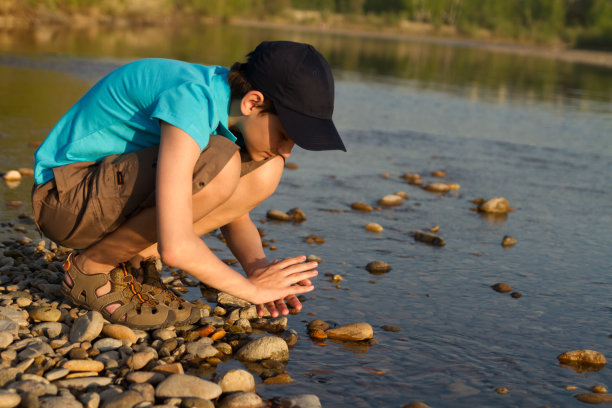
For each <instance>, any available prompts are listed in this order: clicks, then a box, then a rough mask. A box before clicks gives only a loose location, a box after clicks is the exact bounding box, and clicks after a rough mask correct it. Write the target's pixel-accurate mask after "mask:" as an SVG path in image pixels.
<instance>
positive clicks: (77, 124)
mask: <svg viewBox="0 0 612 408" xmlns="http://www.w3.org/2000/svg"><path fill="white" fill-rule="evenodd" d="M227 74H228V69H227V68H224V67H219V66H204V65H198V64H191V63H187V62H182V61H175V60H167V59H144V60H139V61H136V62H132V63H129V64H127V65H124V66H122V67H120V68H118V69H116V70H115V71H113V72H111V73H110V74H108V75H107V76H106V77H104V78H103V79H101V80H100V82H98V83H97V84H96V85H95V86H94V87H93V88H91V89H90V90H89V91H88V92H87V93H86V94H85V95H84V96H83V97H82V98H81V99H80V100H79V101H78V102H77V103H76V104H75V105H74V106H73V107H72V108H70V110H69V111H68V112H67V113H66V114H65V115H64V116H63V117H62V118H61V119H60V120H59V122H58V123H57V124H56V125H55V127H54V128H53V129H52V130H51V132H50V133H49V135H48V136H47V138H46V139H45V141H44V142H43V143H42V144H41V145H40V147H39V148H38V150H37V151H36V153H35V154H34V157H35V160H36V163H35V166H34V180H35V182H36V184H42V183H44V182H46V181H49V180H51V179H53V177H54V176H53V170H52V169H53V168H54V167H58V166H63V165H65V164H70V163H76V162H81V161H91V160H93V161H98V160H101V159H103V158H104V157H106V156H109V155H111V154H117V153H127V152H132V151H135V150H139V149H143V148H145V147H149V146H152V145H157V144H159V142H160V133H161V131H160V120H163V121H165V122H168V123H170V124H171V125H174V126H176V127H178V128H180V129H182V130H184V131H185V132H186V133H188V134H189V135H190V136H191V137H193V139H194V140H195V141H196V142H197V143H198V145H199V146H200V150H203V149H204V148H205V147H206V145H207V144H208V140H209V137H210V135H212V134H218V135H221V136H225V137H227V138H228V139H230V140H231V141H233V142H235V141H236V137H235V136H234V135H233V134H232V133H231V132H230V130H229V129H228V128H227V126H228V114H229V106H230V88H229V85H228V83H227Z"/></svg>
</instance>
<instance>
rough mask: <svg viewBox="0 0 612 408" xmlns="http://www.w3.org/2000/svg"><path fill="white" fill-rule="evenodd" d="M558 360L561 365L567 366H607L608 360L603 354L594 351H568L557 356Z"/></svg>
mask: <svg viewBox="0 0 612 408" xmlns="http://www.w3.org/2000/svg"><path fill="white" fill-rule="evenodd" d="M557 360H559V362H560V363H565V364H572V363H578V364H593V365H604V364H606V358H605V357H604V355H603V354H601V353H600V352H598V351H594V350H572V351H567V352H565V353H563V354H560V355H558V356H557Z"/></svg>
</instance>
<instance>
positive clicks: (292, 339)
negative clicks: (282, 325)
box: [283, 329, 299, 347]
mask: <svg viewBox="0 0 612 408" xmlns="http://www.w3.org/2000/svg"><path fill="white" fill-rule="evenodd" d="M283 340H285V342H286V343H287V345H288V346H289V347H292V346H295V345H296V343H297V342H298V340H299V336H298V332H297V331H295V330H293V329H289V330H287V331H286V332H284V333H283Z"/></svg>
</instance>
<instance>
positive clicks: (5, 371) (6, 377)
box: [0, 367, 21, 387]
mask: <svg viewBox="0 0 612 408" xmlns="http://www.w3.org/2000/svg"><path fill="white" fill-rule="evenodd" d="M18 374H21V371H20V370H19V369H18V368H15V367H7V368H0V387H4V386H5V385H6V384H7V383H9V382H11V381H13V380H15V379H16V378H17V375H18Z"/></svg>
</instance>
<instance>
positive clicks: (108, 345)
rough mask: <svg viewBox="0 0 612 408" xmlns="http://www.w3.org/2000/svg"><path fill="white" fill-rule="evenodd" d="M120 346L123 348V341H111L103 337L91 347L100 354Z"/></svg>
mask: <svg viewBox="0 0 612 408" xmlns="http://www.w3.org/2000/svg"><path fill="white" fill-rule="evenodd" d="M121 346H123V340H119V339H113V338H110V337H104V338H102V339H100V340H98V341H96V342H95V343H94V344H93V347H94V348H95V349H97V350H100V351H101V352H102V353H104V352H107V351H111V350H117V349H118V348H119V347H121Z"/></svg>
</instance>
